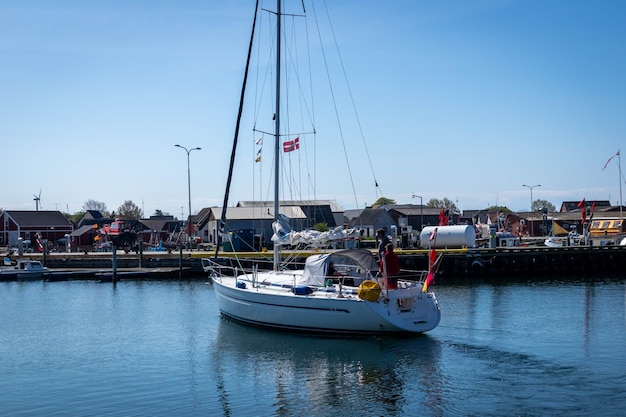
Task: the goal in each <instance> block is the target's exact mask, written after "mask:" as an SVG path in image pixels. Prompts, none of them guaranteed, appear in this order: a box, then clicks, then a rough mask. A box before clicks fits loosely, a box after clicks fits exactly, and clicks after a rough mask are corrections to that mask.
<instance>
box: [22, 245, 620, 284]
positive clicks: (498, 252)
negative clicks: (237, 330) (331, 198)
mask: <svg viewBox="0 0 626 417" xmlns="http://www.w3.org/2000/svg"><path fill="white" fill-rule="evenodd" d="M437 252H438V253H444V257H443V262H442V264H441V267H440V269H439V272H438V275H437V282H439V283H441V284H445V283H463V282H480V281H488V282H495V281H497V282H507V281H516V280H519V279H522V280H533V279H537V280H544V279H550V278H554V277H559V278H563V279H567V278H571V279H581V278H584V277H585V276H587V275H592V274H593V275H596V276H597V274H598V273H602V274H606V275H616V274H623V273H624V271H626V247H624V246H569V247H558V248H551V247H546V246H527V247H509V248H496V249H483V248H466V249H438V250H437ZM313 253H314V252H306V251H305V252H301V251H299V252H297V254H296V253H295V252H293V253H290V252H288V251H287V253H286V255H287V256H290V257H291V258H293V262H294V263H301V262H302V263H303V262H304V260H305V259H306V257H307V256H309V255H311V254H313ZM396 253H397V254H398V256H399V258H400V264H401V269H402V270H405V271H411V270H423V269H427V268H428V251H427V250H402V249H398V250H397V251H396ZM214 256H215V252H213V251H193V252H190V251H184V252H172V253H168V252H144V253H143V254H136V253H123V252H122V251H118V253H117V255H116V264H117V265H116V272H117V276H118V279H178V278H198V279H200V278H203V277H206V274H205V273H204V271H203V270H202V263H201V259H202V258H211V257H214ZM235 256H237V258H239V263H240V264H241V265H242V266H243V267H246V268H247V267H249V266H251V265H252V264H253V263H261V267H263V266H264V265H263V264H267V265H266V266H268V267H270V266H271V262H272V254H271V253H269V252H267V253H266V252H238V253H236V254H235V253H233V252H220V253H219V257H220V259H222V260H224V262H229V258H234V257H235ZM16 258H18V257H16V256H13V259H14V260H15V259H16ZM22 258H31V259H39V260H42V262H43V263H44V265H45V266H46V267H48V268H49V269H50V274H49V278H50V280H62V279H103V280H106V279H110V278H108V277H109V276H111V274H112V273H113V264H112V258H113V257H112V253H110V252H104V253H103V252H98V253H87V254H85V253H48V254H46V255H45V256H44V255H42V254H36V253H29V254H24V255H23V256H22Z"/></svg>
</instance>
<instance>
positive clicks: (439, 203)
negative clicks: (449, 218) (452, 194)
mask: <svg viewBox="0 0 626 417" xmlns="http://www.w3.org/2000/svg"><path fill="white" fill-rule="evenodd" d="M426 207H431V208H445V209H448V210H450V211H451V212H454V213H457V212H458V211H459V209H458V208H457V206H456V204H454V202H452V200H448V199H447V198H444V199H443V200H438V199H436V198H431V199H430V200H428V203H426Z"/></svg>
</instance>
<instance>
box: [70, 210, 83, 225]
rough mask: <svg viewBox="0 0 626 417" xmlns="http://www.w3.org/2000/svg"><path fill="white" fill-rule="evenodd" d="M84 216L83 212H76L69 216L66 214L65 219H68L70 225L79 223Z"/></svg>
mask: <svg viewBox="0 0 626 417" xmlns="http://www.w3.org/2000/svg"><path fill="white" fill-rule="evenodd" d="M84 215H85V212H84V211H77V212H76V213H74V214H69V213H68V214H67V215H66V216H65V217H67V218H68V219H70V220H71V222H72V223H74V224H78V222H80V219H82V218H83V216H84Z"/></svg>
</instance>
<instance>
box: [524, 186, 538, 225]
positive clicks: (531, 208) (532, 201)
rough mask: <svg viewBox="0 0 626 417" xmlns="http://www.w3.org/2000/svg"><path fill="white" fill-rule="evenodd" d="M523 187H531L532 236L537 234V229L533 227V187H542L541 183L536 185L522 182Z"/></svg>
mask: <svg viewBox="0 0 626 417" xmlns="http://www.w3.org/2000/svg"><path fill="white" fill-rule="evenodd" d="M522 187H528V188H530V216H531V217H530V235H531V236H535V229H534V227H533V217H532V216H533V188H535V187H541V184H535V185H526V184H522Z"/></svg>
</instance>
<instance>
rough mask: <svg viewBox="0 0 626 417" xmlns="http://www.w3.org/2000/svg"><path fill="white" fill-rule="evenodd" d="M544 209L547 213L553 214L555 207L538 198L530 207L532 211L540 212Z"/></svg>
mask: <svg viewBox="0 0 626 417" xmlns="http://www.w3.org/2000/svg"><path fill="white" fill-rule="evenodd" d="M544 208H545V209H546V210H548V213H554V212H555V211H556V207H555V206H554V204H552V203H550V202H549V201H547V200H542V199H540V198H538V199H536V200H535V201H533V204H532V206H531V210H532V211H541V209H544Z"/></svg>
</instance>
